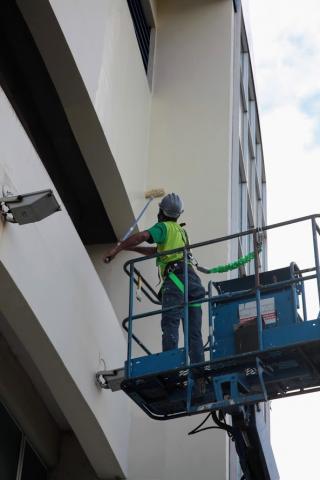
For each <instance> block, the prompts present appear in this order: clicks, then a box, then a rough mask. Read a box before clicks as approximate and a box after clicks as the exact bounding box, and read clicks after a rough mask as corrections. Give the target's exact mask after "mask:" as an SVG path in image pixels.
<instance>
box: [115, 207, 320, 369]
mask: <svg viewBox="0 0 320 480" xmlns="http://www.w3.org/2000/svg"><path fill="white" fill-rule="evenodd" d="M319 218H320V214H314V215H309V216H305V217H300V218H296V219H292V220H288V221H285V222H280V223H276V224H272V225H268V226H264V227H261V228H254V229H250V230H246V231H244V232H239V233H235V234H231V235H227V236H224V237H219V238H216V239H211V240H207V241H204V242H200V243H196V244H192V245H188V246H185V247H184V248H177V249H173V250H170V251H166V252H164V253H157V254H154V255H150V256H146V257H138V258H135V259H132V260H129V261H127V262H126V263H125V265H124V270H125V272H126V273H127V274H128V275H129V279H130V282H129V314H128V317H127V318H126V319H125V320H124V321H123V323H122V325H123V327H124V329H125V330H126V331H127V332H128V350H127V352H128V354H127V363H126V365H127V371H126V377H127V378H130V377H131V363H132V343H133V341H134V342H136V343H137V344H138V345H139V346H140V347H141V349H142V350H143V351H144V352H145V353H146V354H147V355H151V354H152V353H151V351H150V350H149V348H147V347H146V345H145V344H144V343H143V342H142V341H141V340H140V339H139V338H138V337H137V336H136V335H135V334H134V333H133V322H134V321H136V320H138V319H142V318H147V317H153V316H156V315H161V314H162V313H163V312H165V311H169V310H171V309H174V308H176V307H177V305H173V306H170V307H166V308H157V309H155V310H151V311H148V312H144V313H139V314H137V313H135V309H134V287H135V284H138V278H139V277H140V280H139V281H141V283H142V292H143V293H144V294H145V296H146V297H147V298H148V299H149V300H150V301H151V302H152V303H153V304H155V305H161V302H160V301H159V299H158V298H157V293H156V292H155V291H154V289H153V288H152V287H151V285H150V284H149V283H148V282H147V280H146V279H145V278H144V276H143V275H142V274H141V272H140V271H139V270H138V268H137V265H138V264H139V263H141V262H146V261H150V260H152V259H156V258H157V257H159V256H162V255H168V254H171V253H177V252H182V253H183V261H184V287H185V288H184V299H183V309H184V318H183V322H184V354H185V356H184V367H186V368H187V369H188V368H191V367H194V366H195V365H190V360H189V318H188V307H189V306H190V304H192V302H189V300H188V275H187V271H188V264H189V261H190V260H189V251H190V250H191V249H192V250H195V249H199V248H201V247H205V246H208V245H215V244H219V243H222V242H226V241H230V240H234V239H239V238H241V237H246V236H250V235H251V236H252V239H253V246H254V279H255V281H254V287H253V288H250V289H248V290H241V291H236V292H228V293H222V294H219V295H213V286H214V282H212V281H210V282H209V284H208V291H207V292H206V296H205V297H204V298H203V299H201V300H197V301H196V302H194V303H201V304H208V313H209V338H208V343H209V346H208V347H207V350H209V354H210V361H212V360H213V358H212V355H213V353H212V352H213V334H214V332H213V329H214V326H213V322H212V312H211V309H212V304H213V302H214V301H215V300H218V301H219V302H221V301H223V300H224V299H226V300H230V299H236V298H241V297H245V296H248V295H252V294H253V295H255V299H256V305H257V326H258V340H259V350H260V351H262V350H263V319H262V314H261V293H263V292H266V291H269V290H273V289H276V288H279V287H288V286H291V287H292V288H297V287H298V288H299V289H300V292H301V295H302V312H303V319H304V320H306V319H307V306H306V298H305V288H304V283H305V281H307V280H313V279H316V282H317V292H318V304H319V309H320V261H319V251H318V236H319V235H320V228H319V226H318V224H317V219H319ZM301 222H311V226H312V242H313V255H314V266H313V267H311V268H306V269H302V270H299V269H298V270H297V267H296V266H295V264H293V263H292V264H291V267H290V268H291V269H292V278H290V279H288V280H285V281H280V282H276V283H271V284H268V285H261V283H260V273H261V272H260V267H259V265H260V263H259V244H260V243H261V236H262V235H263V237H264V239H265V238H266V232H267V231H268V230H272V229H277V228H280V227H285V226H288V225H292V224H297V223H301ZM294 269H296V271H294ZM312 272H315V273H312ZM306 274H309V275H306ZM179 306H180V307H181V305H179ZM205 363H206V362H205ZM205 363H204V364H205ZM204 364H197V365H196V366H202V365H204Z"/></svg>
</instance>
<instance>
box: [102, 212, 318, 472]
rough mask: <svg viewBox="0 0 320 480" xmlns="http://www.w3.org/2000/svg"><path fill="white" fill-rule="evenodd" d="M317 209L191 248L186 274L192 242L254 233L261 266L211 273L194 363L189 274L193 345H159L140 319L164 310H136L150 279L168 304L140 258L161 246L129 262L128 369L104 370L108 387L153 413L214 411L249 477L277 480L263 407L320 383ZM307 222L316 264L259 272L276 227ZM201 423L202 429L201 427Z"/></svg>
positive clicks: (178, 414) (167, 417) (162, 417)
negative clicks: (144, 334)
mask: <svg viewBox="0 0 320 480" xmlns="http://www.w3.org/2000/svg"><path fill="white" fill-rule="evenodd" d="M318 218H320V215H311V216H308V217H302V218H298V219H294V220H290V221H288V222H282V223H278V224H275V225H270V226H266V227H263V228H261V229H252V230H248V231H246V232H241V233H238V234H234V235H229V236H226V237H221V238H218V239H214V240H209V241H207V242H202V243H198V244H195V245H191V246H188V247H186V248H185V249H184V250H183V253H184V267H185V273H186V272H187V268H188V264H189V261H190V254H189V252H190V249H191V248H192V249H193V250H194V249H196V248H200V247H203V246H208V245H214V244H217V243H221V242H225V241H230V240H233V239H237V238H241V237H248V236H249V237H250V236H251V238H252V242H253V245H254V255H252V257H253V260H252V261H253V262H254V274H253V275H249V276H242V277H240V278H237V279H232V280H226V281H221V282H213V281H209V284H208V290H207V292H206V296H205V298H203V299H202V300H201V303H202V304H203V305H202V306H203V307H206V309H207V318H208V324H209V329H208V331H209V336H208V342H207V344H206V346H205V355H206V358H205V362H204V363H201V364H190V360H189V345H188V308H189V306H190V303H189V302H188V277H187V275H185V281H184V285H185V289H184V305H183V306H184V318H183V325H184V345H183V347H181V348H178V349H176V350H170V351H166V352H159V353H151V351H150V350H149V349H148V348H147V347H146V346H145V345H144V344H143V343H142V342H141V340H140V339H139V338H137V336H136V335H135V334H134V333H133V323H134V321H135V320H137V319H139V318H140V319H141V318H147V317H152V316H157V315H159V314H161V313H162V311H163V310H162V308H157V309H155V310H152V311H151V312H146V313H140V314H134V287H135V284H137V285H138V286H139V287H140V285H141V284H142V288H141V289H142V291H143V292H144V293H145V295H146V296H147V297H148V298H149V300H150V301H151V302H153V303H155V304H158V305H160V302H159V301H158V298H157V295H156V292H155V291H154V290H153V288H152V287H151V286H150V284H149V283H148V282H147V281H146V280H145V279H144V278H143V277H142V275H141V273H140V271H139V270H138V268H137V266H136V265H137V264H138V263H139V262H142V261H146V260H148V259H150V258H154V257H156V256H157V255H154V256H152V257H145V258H138V259H134V260H131V261H129V262H127V263H126V264H125V271H126V272H127V273H128V275H129V277H130V291H129V316H128V318H127V319H125V320H124V322H123V326H124V328H125V329H126V330H127V332H128V355H127V360H126V362H125V365H124V368H120V369H117V370H113V371H102V372H98V373H97V375H96V378H97V381H98V382H99V384H100V386H101V387H103V388H111V390H119V389H122V390H123V391H124V392H125V393H126V394H127V395H128V396H129V397H130V398H131V399H132V400H133V401H134V402H135V403H136V404H137V405H138V406H139V407H140V408H142V410H143V411H144V412H145V413H146V414H147V415H149V417H151V418H153V419H157V420H170V419H173V418H178V417H184V416H187V415H188V416H190V415H196V414H200V413H206V412H207V413H208V416H211V417H212V419H213V421H214V422H215V424H216V425H217V426H218V427H219V428H222V429H224V430H226V432H227V433H228V435H229V436H230V437H231V438H232V439H233V440H234V442H235V447H236V450H237V453H238V455H239V459H240V464H241V468H242V471H243V477H242V478H243V479H245V480H277V479H278V478H279V475H278V472H277V468H276V464H275V461H274V457H273V453H272V449H271V445H270V440H269V436H268V434H267V432H266V429H265V426H264V425H263V422H261V415H259V414H258V411H259V410H260V408H261V405H262V402H267V401H268V400H275V399H279V398H284V397H290V396H293V395H301V394H305V393H310V392H316V391H319V390H320V315H318V316H317V318H313V319H309V318H308V314H307V300H306V294H305V283H306V282H307V281H310V280H315V281H316V283H317V294H318V300H319V304H320V265H319V252H318V235H320V228H319V226H318V224H317V219H318ZM301 222H305V223H309V224H310V223H311V231H312V244H313V257H314V266H312V267H309V268H306V269H303V270H300V269H299V267H298V266H297V265H296V264H295V263H294V262H292V263H291V264H290V265H289V266H287V267H285V268H279V269H276V270H272V271H267V272H260V264H261V262H260V259H259V253H260V247H261V243H262V242H263V241H264V238H265V237H266V232H267V230H270V229H275V228H280V227H283V226H286V225H290V224H295V223H301ZM176 251H178V249H177V250H173V251H172V252H176ZM166 253H168V252H166ZM202 270H204V269H202ZM197 303H199V302H197ZM170 308H172V307H170ZM203 318H205V313H203ZM149 320H150V319H149ZM133 342H136V343H137V344H138V345H139V347H140V348H141V349H142V350H143V351H144V355H143V356H139V357H135V358H133V355H132V352H133V348H132V344H133ZM199 378H201V379H202V383H203V384H204V388H202V389H201V391H199V388H197V382H198V379H199ZM226 415H230V417H229V418H230V419H231V421H227V420H226V418H228V417H226ZM200 426H201V425H200ZM200 426H199V427H200ZM197 431H201V430H197V429H195V431H194V432H192V433H196V432H197Z"/></svg>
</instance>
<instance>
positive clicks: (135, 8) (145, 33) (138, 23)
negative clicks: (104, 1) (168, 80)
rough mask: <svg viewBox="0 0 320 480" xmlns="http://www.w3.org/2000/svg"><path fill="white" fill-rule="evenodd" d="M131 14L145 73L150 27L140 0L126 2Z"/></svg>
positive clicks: (146, 69)
mask: <svg viewBox="0 0 320 480" xmlns="http://www.w3.org/2000/svg"><path fill="white" fill-rule="evenodd" d="M127 1H128V6H129V10H130V13H131V17H132V21H133V25H134V30H135V32H136V37H137V40H138V44H139V48H140V52H141V56H142V61H143V65H144V68H145V71H146V72H147V71H148V61H149V51H150V35H151V27H150V25H148V22H147V19H146V16H145V14H144V11H143V8H142V5H141V1H140V0H127Z"/></svg>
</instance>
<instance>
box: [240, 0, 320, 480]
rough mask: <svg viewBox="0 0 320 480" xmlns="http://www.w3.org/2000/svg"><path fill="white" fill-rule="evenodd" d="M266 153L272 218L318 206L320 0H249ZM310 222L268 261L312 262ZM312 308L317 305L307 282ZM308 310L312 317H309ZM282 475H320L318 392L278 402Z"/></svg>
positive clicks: (272, 243) (285, 238)
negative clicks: (308, 225)
mask: <svg viewBox="0 0 320 480" xmlns="http://www.w3.org/2000/svg"><path fill="white" fill-rule="evenodd" d="M246 3H247V6H248V9H249V15H250V24H251V37H252V47H253V63H254V76H255V83H256V91H257V97H258V104H259V111H260V124H261V131H262V141H263V150H264V159H265V164H266V174H267V187H268V188H267V195H268V215H267V221H268V224H271V223H275V222H278V221H282V220H286V219H291V218H296V217H300V216H304V215H309V214H312V213H320V188H319V187H320V2H319V0H304V1H303V2H302V1H301V0H268V1H266V0H247V2H246ZM310 235H311V233H310V229H309V228H307V227H306V226H303V228H297V229H293V228H288V229H284V230H283V231H281V232H280V233H279V234H277V235H273V236H272V235H269V239H268V261H269V268H271V269H272V268H277V267H281V266H286V265H288V264H289V263H290V262H291V261H296V262H297V264H298V265H299V267H300V268H301V267H302V266H303V267H307V266H312V261H313V258H312V244H311V241H310V240H311V238H310ZM308 290H309V291H308V303H309V315H310V317H311V318H315V316H316V315H317V314H318V312H319V305H318V302H317V295H316V293H317V292H316V289H315V286H314V285H311V286H310V287H309V288H308ZM310 317H309V318H310ZM271 408H272V412H271V439H272V445H273V450H274V454H275V457H276V461H277V465H278V469H279V473H280V478H281V480H298V479H299V480H300V479H301V478H304V479H306V480H318V479H319V478H320V462H319V456H320V441H319V431H320V394H312V395H302V396H296V397H293V398H290V399H281V400H277V401H273V402H272V405H271Z"/></svg>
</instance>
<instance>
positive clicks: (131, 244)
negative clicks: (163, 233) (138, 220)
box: [103, 230, 154, 263]
mask: <svg viewBox="0 0 320 480" xmlns="http://www.w3.org/2000/svg"><path fill="white" fill-rule="evenodd" d="M149 239H150V233H149V232H148V231H147V230H145V231H143V232H139V233H134V234H133V235H131V237H129V238H127V240H124V241H123V242H118V243H117V245H116V246H115V247H113V248H112V249H111V250H109V251H108V252H107V253H106V254H105V256H104V257H103V261H104V262H105V263H110V262H111V260H113V259H114V257H115V256H116V255H118V253H119V252H120V251H121V250H132V249H136V247H138V245H140V244H141V243H143V242H147V241H148V240H149ZM145 248H148V247H145ZM136 251H137V250H136ZM152 253H154V252H152ZM144 254H145V253H144ZM148 254H149V255H150V251H149V252H148Z"/></svg>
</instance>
